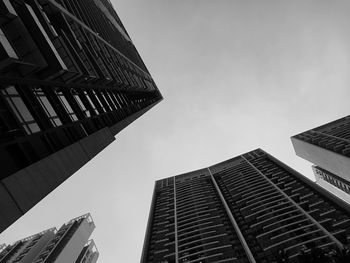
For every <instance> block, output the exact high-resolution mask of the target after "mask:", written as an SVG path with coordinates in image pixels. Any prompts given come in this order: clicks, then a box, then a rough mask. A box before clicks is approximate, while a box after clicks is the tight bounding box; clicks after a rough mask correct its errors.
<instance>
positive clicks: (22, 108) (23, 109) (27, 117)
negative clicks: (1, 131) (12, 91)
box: [11, 97, 34, 121]
mask: <svg viewBox="0 0 350 263" xmlns="http://www.w3.org/2000/svg"><path fill="white" fill-rule="evenodd" d="M11 99H12V101H13V103H14V105H15V107H16V108H17V110H18V111H19V113H20V114H21V116H22V117H23V119H24V121H33V120H34V118H33V116H32V114H30V112H29V110H28V108H27V106H26V105H25V104H24V102H23V100H22V99H21V98H20V97H12V98H11Z"/></svg>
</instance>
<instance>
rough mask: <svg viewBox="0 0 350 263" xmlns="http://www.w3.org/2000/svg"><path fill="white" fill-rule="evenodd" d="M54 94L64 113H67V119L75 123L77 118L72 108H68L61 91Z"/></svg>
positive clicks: (68, 105)
mask: <svg viewBox="0 0 350 263" xmlns="http://www.w3.org/2000/svg"><path fill="white" fill-rule="evenodd" d="M56 94H57V96H58V99H59V100H60V101H61V103H62V105H63V107H64V108H65V110H66V112H67V113H68V115H69V117H70V118H71V120H72V121H77V120H78V117H77V115H76V114H75V112H74V111H73V109H72V107H71V106H70V104H69V102H68V101H67V99H66V97H65V96H64V94H63V93H62V91H56Z"/></svg>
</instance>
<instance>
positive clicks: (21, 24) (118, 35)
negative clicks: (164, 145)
mask: <svg viewBox="0 0 350 263" xmlns="http://www.w3.org/2000/svg"><path fill="white" fill-rule="evenodd" d="M161 99H162V96H161V94H160V92H159V90H158V89H157V87H156V85H155V83H154V81H153V79H152V77H151V75H150V74H149V72H148V70H147V68H146V67H145V65H144V63H143V62H142V60H141V58H140V56H139V54H138V52H137V50H136V49H135V46H134V45H133V43H132V41H131V39H130V37H129V35H128V33H127V32H126V30H125V28H124V26H123V24H122V23H121V21H120V19H119V18H118V16H117V14H116V12H115V11H114V9H113V7H112V5H111V3H110V2H109V1H108V0H84V1H78V0H0V160H1V175H0V179H1V184H0V200H1V201H0V211H1V212H0V232H1V231H2V230H4V229H5V228H6V227H8V226H9V225H10V224H11V223H12V222H14V221H15V220H16V219H17V218H18V217H20V216H21V215H22V214H24V213H25V212H26V211H28V210H29V209H30V208H31V207H33V206H34V205H35V204H36V203H37V202H39V201H40V200H41V199H42V198H44V197H45V196H46V195H47V194H48V193H49V192H51V191H52V190H53V189H55V188H56V187H57V186H58V185H59V184H61V183H62V182H63V181H64V180H66V179H67V178H68V177H69V176H70V175H72V174H73V173H74V172H75V171H77V170H78V169H79V168H81V167H82V166H83V165H84V164H85V163H87V162H88V161H89V160H91V159H92V158H93V157H94V156H95V155H96V154H98V153H99V152H100V151H102V150H103V149H104V148H105V147H106V146H107V145H109V144H110V143H112V142H113V140H115V138H114V136H115V135H116V134H117V133H118V132H120V131H121V130H122V129H123V128H125V127H126V126H127V125H129V124H130V123H131V122H133V121H134V120H135V119H137V118H138V117H140V116H141V115H142V114H143V113H145V112H146V111H148V110H149V109H150V108H151V107H153V106H154V105H155V104H157V103H158V102H159V101H160V100H161ZM3 211H6V213H5V212H3Z"/></svg>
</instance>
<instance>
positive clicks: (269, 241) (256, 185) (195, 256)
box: [141, 149, 350, 263]
mask: <svg viewBox="0 0 350 263" xmlns="http://www.w3.org/2000/svg"><path fill="white" fill-rule="evenodd" d="M349 243H350V206H349V205H348V204H347V203H345V202H343V201H342V200H340V199H338V198H337V197H335V196H333V195H331V194H329V192H327V191H325V190H324V189H323V188H322V187H319V186H318V185H317V184H315V183H313V182H312V181H310V180H309V179H307V178H306V177H304V176H303V175H301V174H299V173H298V172H296V171H294V170H293V169H291V168H290V167H288V166H286V165H285V164H284V163H282V162H280V161H279V160H277V159H275V158H274V157H273V156H271V155H269V154H268V153H266V152H264V151H263V150H261V149H257V150H254V151H251V152H248V153H246V154H243V155H240V156H237V157H235V158H232V159H229V160H227V161H224V162H221V163H218V164H216V165H213V166H210V167H208V168H205V169H200V170H197V171H193V172H189V173H185V174H181V175H177V176H173V177H169V178H166V179H162V180H158V181H156V183H155V188H154V193H153V199H152V204H151V209H150V215H149V220H148V225H147V230H146V236H145V242H144V247H143V252H142V257H141V263H151V262H152V263H166V262H167V263H180V262H181V263H184V262H187V263H195V262H206V263H208V262H233V263H234V262H237V263H238V262H239V263H243V262H259V263H262V262H266V263H270V262H287V261H286V260H288V262H306V261H302V259H301V256H303V255H308V254H310V253H313V252H314V251H315V250H318V251H331V250H343V249H345V248H346V247H347V246H349ZM319 254H320V255H321V254H322V253H319ZM283 260H284V261H283ZM320 262H321V261H320Z"/></svg>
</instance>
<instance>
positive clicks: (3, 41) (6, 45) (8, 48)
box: [0, 29, 18, 59]
mask: <svg viewBox="0 0 350 263" xmlns="http://www.w3.org/2000/svg"><path fill="white" fill-rule="evenodd" d="M0 43H1V44H2V46H3V47H4V49H5V51H6V53H7V54H8V56H9V57H11V58H17V59H18V56H17V54H16V52H15V50H14V49H13V47H12V46H11V44H10V42H9V41H8V39H7V38H6V36H5V34H4V32H3V31H2V30H1V29H0Z"/></svg>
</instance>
